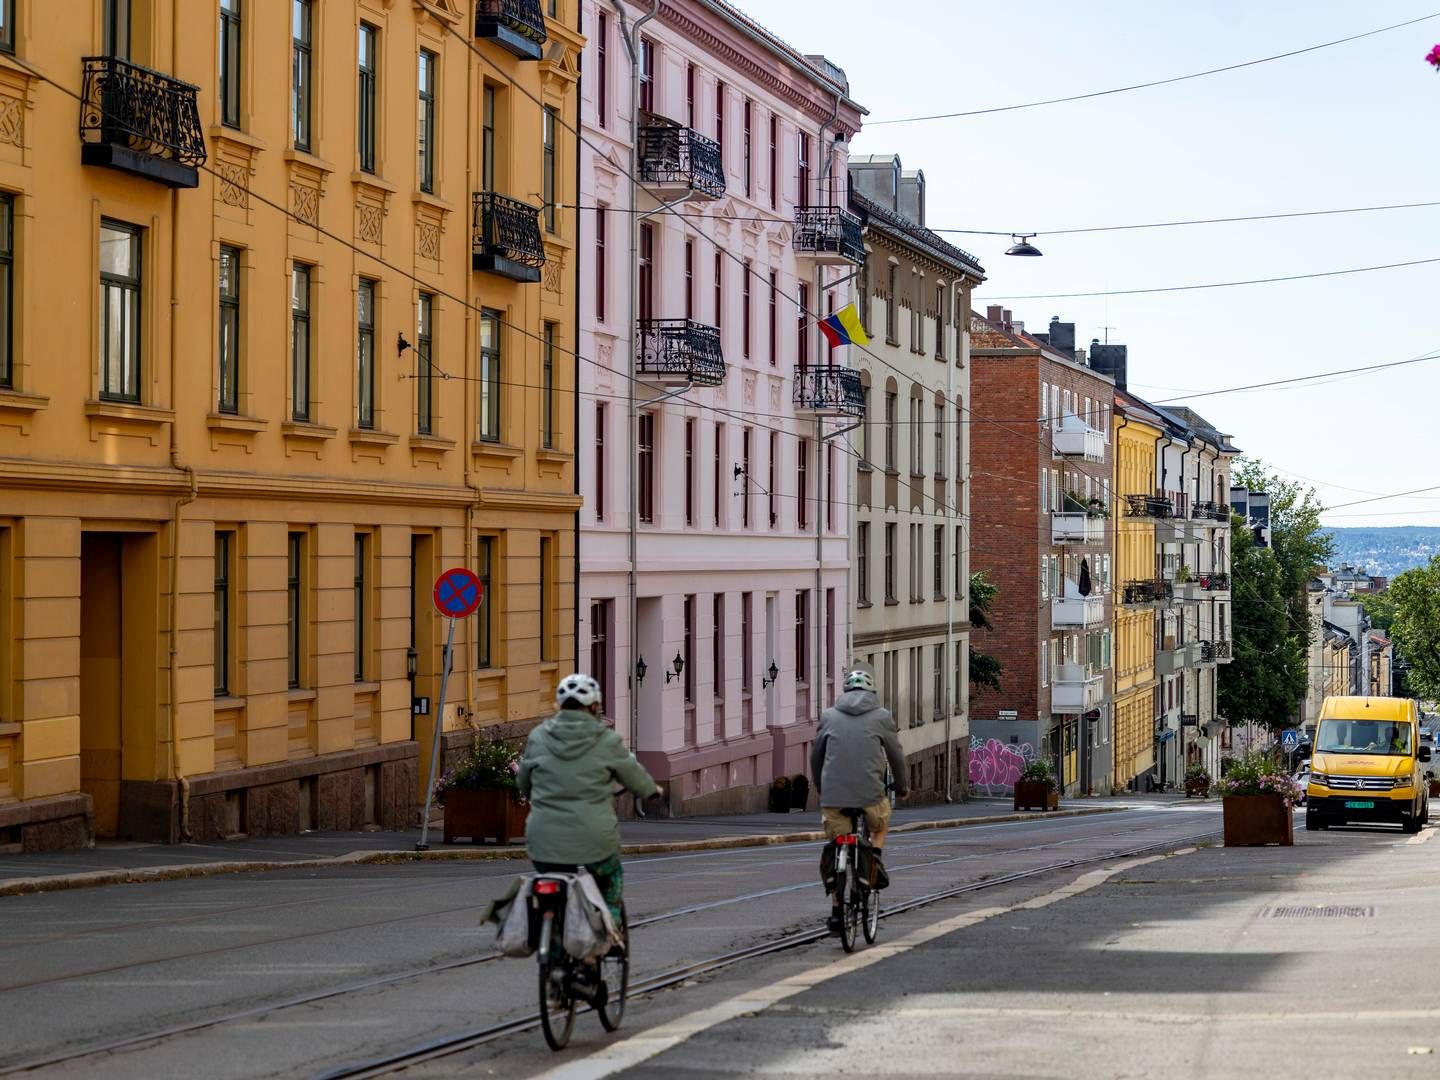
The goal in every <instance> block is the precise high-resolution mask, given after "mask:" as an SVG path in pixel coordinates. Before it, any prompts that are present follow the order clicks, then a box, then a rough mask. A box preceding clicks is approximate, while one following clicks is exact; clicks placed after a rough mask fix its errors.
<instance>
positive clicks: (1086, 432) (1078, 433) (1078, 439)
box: [1050, 413, 1105, 461]
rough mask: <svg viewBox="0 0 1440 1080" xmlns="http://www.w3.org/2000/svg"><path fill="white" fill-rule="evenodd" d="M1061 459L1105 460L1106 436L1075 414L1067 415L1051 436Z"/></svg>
mask: <svg viewBox="0 0 1440 1080" xmlns="http://www.w3.org/2000/svg"><path fill="white" fill-rule="evenodd" d="M1050 438H1051V440H1052V445H1053V446H1054V447H1055V453H1056V455H1057V456H1059V457H1066V458H1083V459H1084V460H1086V461H1104V460H1105V435H1104V434H1103V433H1102V432H1099V431H1096V430H1095V429H1094V428H1092V427H1091V426H1090V425H1089V424H1087V423H1086V422H1085V421H1084V420H1083V419H1082V418H1081V417H1079V416H1076V415H1075V414H1074V413H1070V414H1068V415H1066V416H1065V417H1064V418H1063V419H1062V420H1061V421H1060V426H1059V427H1058V428H1056V429H1055V430H1054V431H1053V432H1052V433H1051V436H1050Z"/></svg>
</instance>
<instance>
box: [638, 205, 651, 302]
mask: <svg viewBox="0 0 1440 1080" xmlns="http://www.w3.org/2000/svg"><path fill="white" fill-rule="evenodd" d="M637 289H638V292H639V294H640V295H639V313H640V321H641V322H649V321H650V320H651V319H652V318H653V317H654V311H655V226H654V225H651V224H650V223H649V222H648V221H647V222H645V223H644V224H643V225H641V226H640V272H639V280H638V282H637Z"/></svg>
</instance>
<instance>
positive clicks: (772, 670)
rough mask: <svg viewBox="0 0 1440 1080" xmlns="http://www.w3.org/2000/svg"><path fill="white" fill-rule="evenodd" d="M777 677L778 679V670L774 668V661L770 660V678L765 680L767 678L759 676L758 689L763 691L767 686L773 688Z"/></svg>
mask: <svg viewBox="0 0 1440 1080" xmlns="http://www.w3.org/2000/svg"><path fill="white" fill-rule="evenodd" d="M779 677H780V669H779V668H778V667H776V666H775V661H774V660H771V661H770V677H769V678H768V679H767V678H766V677H765V676H763V675H762V676H760V689H762V690H763V689H765V687H767V686H774V685H775V680H776V679H777V678H779Z"/></svg>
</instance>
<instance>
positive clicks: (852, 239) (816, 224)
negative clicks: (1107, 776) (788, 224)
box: [795, 206, 865, 266]
mask: <svg viewBox="0 0 1440 1080" xmlns="http://www.w3.org/2000/svg"><path fill="white" fill-rule="evenodd" d="M863 228H864V226H863V225H862V224H861V222H860V219H859V218H858V217H856V216H855V215H854V214H852V213H850V211H848V210H842V209H840V207H838V206H804V207H800V208H798V209H797V210H796V211H795V250H796V251H797V252H798V253H800V254H802V255H811V256H814V257H815V258H816V259H818V260H820V261H822V262H829V261H834V262H849V263H854V264H855V265H857V266H859V265H860V264H861V263H863V262H864V261H865V242H864V241H863V240H862V239H861V232H862V230H863Z"/></svg>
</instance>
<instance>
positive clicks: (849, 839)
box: [835, 807, 880, 953]
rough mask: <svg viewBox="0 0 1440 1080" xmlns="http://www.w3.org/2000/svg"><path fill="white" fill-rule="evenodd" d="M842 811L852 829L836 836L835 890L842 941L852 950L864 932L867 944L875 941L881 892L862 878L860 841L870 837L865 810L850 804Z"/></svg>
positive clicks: (866, 840) (878, 929) (878, 928)
mask: <svg viewBox="0 0 1440 1080" xmlns="http://www.w3.org/2000/svg"><path fill="white" fill-rule="evenodd" d="M843 813H844V814H845V815H846V816H847V817H849V819H850V831H849V832H848V833H844V834H842V835H840V836H837V837H836V838H835V845H836V850H835V894H836V895H837V896H839V897H840V944H841V946H843V947H844V949H845V951H846V952H847V953H849V952H854V951H855V945H856V943H857V941H858V939H859V937H860V936H861V935H863V936H864V938H865V943H866V944H867V945H873V944H875V937H876V935H877V934H878V933H879V931H880V893H879V892H878V891H877V890H875V889H872V888H870V886H869V883H868V882H865V881H862V880H861V874H860V844H861V842H862V841H863V842H865V843H867V844H868V843H869V840H870V828H869V826H868V825H867V824H866V822H865V812H864V811H863V810H857V809H854V808H853V807H847V808H846V809H845V810H844V811H843Z"/></svg>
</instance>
